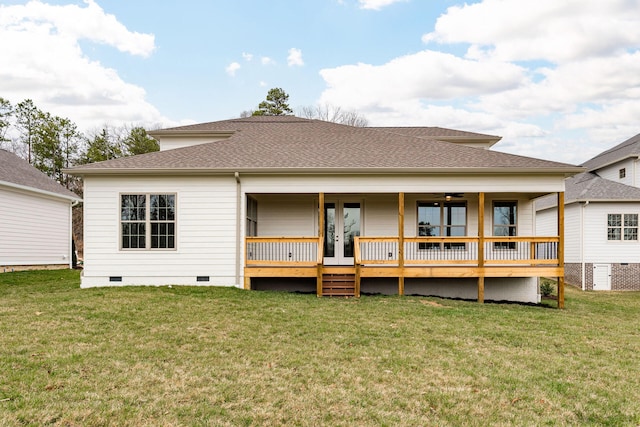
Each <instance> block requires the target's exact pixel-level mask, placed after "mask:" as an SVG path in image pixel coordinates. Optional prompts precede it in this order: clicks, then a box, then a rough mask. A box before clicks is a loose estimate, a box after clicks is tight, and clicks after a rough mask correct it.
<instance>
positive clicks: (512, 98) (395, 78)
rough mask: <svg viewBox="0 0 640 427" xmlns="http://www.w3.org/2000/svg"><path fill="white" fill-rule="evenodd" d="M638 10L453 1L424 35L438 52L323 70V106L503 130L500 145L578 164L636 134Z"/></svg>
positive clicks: (632, 6) (616, 2)
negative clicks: (458, 51) (456, 51)
mask: <svg viewBox="0 0 640 427" xmlns="http://www.w3.org/2000/svg"><path fill="white" fill-rule="evenodd" d="M372 4H373V3H372ZM638 10H640V0H610V1H607V2H603V1H600V0H580V1H578V0H565V1H561V2H558V1H557V0H483V1H479V2H476V3H473V4H465V5H463V6H454V7H451V8H449V9H448V10H447V12H446V13H445V14H443V15H442V16H440V18H439V19H438V20H437V22H436V25H435V29H434V31H433V32H431V33H428V34H426V35H424V36H423V41H424V42H425V43H427V44H428V50H425V51H422V52H417V53H414V54H411V55H406V56H402V57H398V58H395V59H393V60H390V61H388V62H387V63H385V64H380V65H371V64H353V65H344V66H341V67H336V68H332V69H325V70H321V72H320V74H321V76H322V77H323V79H324V80H325V83H326V89H325V91H324V92H323V93H322V95H321V96H320V99H319V102H321V103H329V104H333V105H339V106H341V107H343V108H349V109H355V110H357V111H358V112H359V113H361V114H363V115H364V116H366V117H367V118H368V119H369V121H370V123H371V124H372V125H431V126H444V127H452V128H460V129H464V130H472V131H478V132H483V133H490V134H497V135H501V136H503V141H502V142H501V143H500V144H499V145H498V147H497V148H498V149H502V150H505V151H510V152H514V153H519V154H524V155H532V156H534V157H543V158H548V159H554V160H560V161H570V162H574V163H580V162H582V161H584V160H586V159H587V158H588V157H590V156H593V155H595V154H597V152H599V151H602V149H604V148H606V147H604V148H603V147H602V139H603V138H606V144H608V146H612V145H614V144H616V143H619V142H621V141H623V140H625V139H627V138H629V137H631V136H633V135H634V134H636V133H637V132H638V129H637V117H638V115H640V14H638V13H634V12H636V11H638ZM632 11H633V12H632ZM450 46H452V47H454V48H455V49H459V48H460V47H461V46H462V47H463V48H464V47H465V46H466V51H465V50H463V54H462V55H457V54H452V53H446V52H445V50H446V49H448V48H449V47H450ZM436 50H441V51H436ZM634 127H635V129H634Z"/></svg>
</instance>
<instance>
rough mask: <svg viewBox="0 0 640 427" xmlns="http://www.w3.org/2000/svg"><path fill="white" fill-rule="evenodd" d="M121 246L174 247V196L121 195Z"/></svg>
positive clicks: (131, 247) (125, 247) (145, 247)
mask: <svg viewBox="0 0 640 427" xmlns="http://www.w3.org/2000/svg"><path fill="white" fill-rule="evenodd" d="M120 235H121V247H122V249H175V247H176V195H175V194H122V195H121V196H120Z"/></svg>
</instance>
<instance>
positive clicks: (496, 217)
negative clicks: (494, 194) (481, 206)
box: [493, 202, 517, 225]
mask: <svg viewBox="0 0 640 427" xmlns="http://www.w3.org/2000/svg"><path fill="white" fill-rule="evenodd" d="M493 224H494V225H516V224H517V215H516V203H515V202H496V203H495V204H494V206H493Z"/></svg>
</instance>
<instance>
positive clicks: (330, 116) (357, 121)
mask: <svg viewBox="0 0 640 427" xmlns="http://www.w3.org/2000/svg"><path fill="white" fill-rule="evenodd" d="M298 114H299V115H300V117H304V118H306V119H317V120H323V121H325V122H333V123H340V124H342V125H349V126H356V127H366V126H368V125H369V121H368V120H367V119H366V117H364V116H362V115H360V114H359V113H358V112H357V111H353V110H343V109H342V108H341V107H336V106H334V105H330V104H323V105H320V104H318V105H315V106H307V107H302V108H301V109H300V111H299V112H298Z"/></svg>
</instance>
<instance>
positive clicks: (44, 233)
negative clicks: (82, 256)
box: [0, 188, 71, 266]
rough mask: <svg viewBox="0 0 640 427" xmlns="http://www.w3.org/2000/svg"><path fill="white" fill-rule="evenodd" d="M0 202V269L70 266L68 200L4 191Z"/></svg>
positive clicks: (9, 190) (0, 193)
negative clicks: (11, 266) (7, 266)
mask: <svg viewBox="0 0 640 427" xmlns="http://www.w3.org/2000/svg"><path fill="white" fill-rule="evenodd" d="M0 199H1V200H2V203H0V218H2V220H1V221H0V266H4V265H63V264H68V265H70V259H71V219H70V216H71V208H70V207H71V202H70V201H65V200H57V199H54V198H50V197H47V196H41V195H38V194H35V193H30V192H27V191H18V190H16V191H14V190H12V189H4V188H0Z"/></svg>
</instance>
